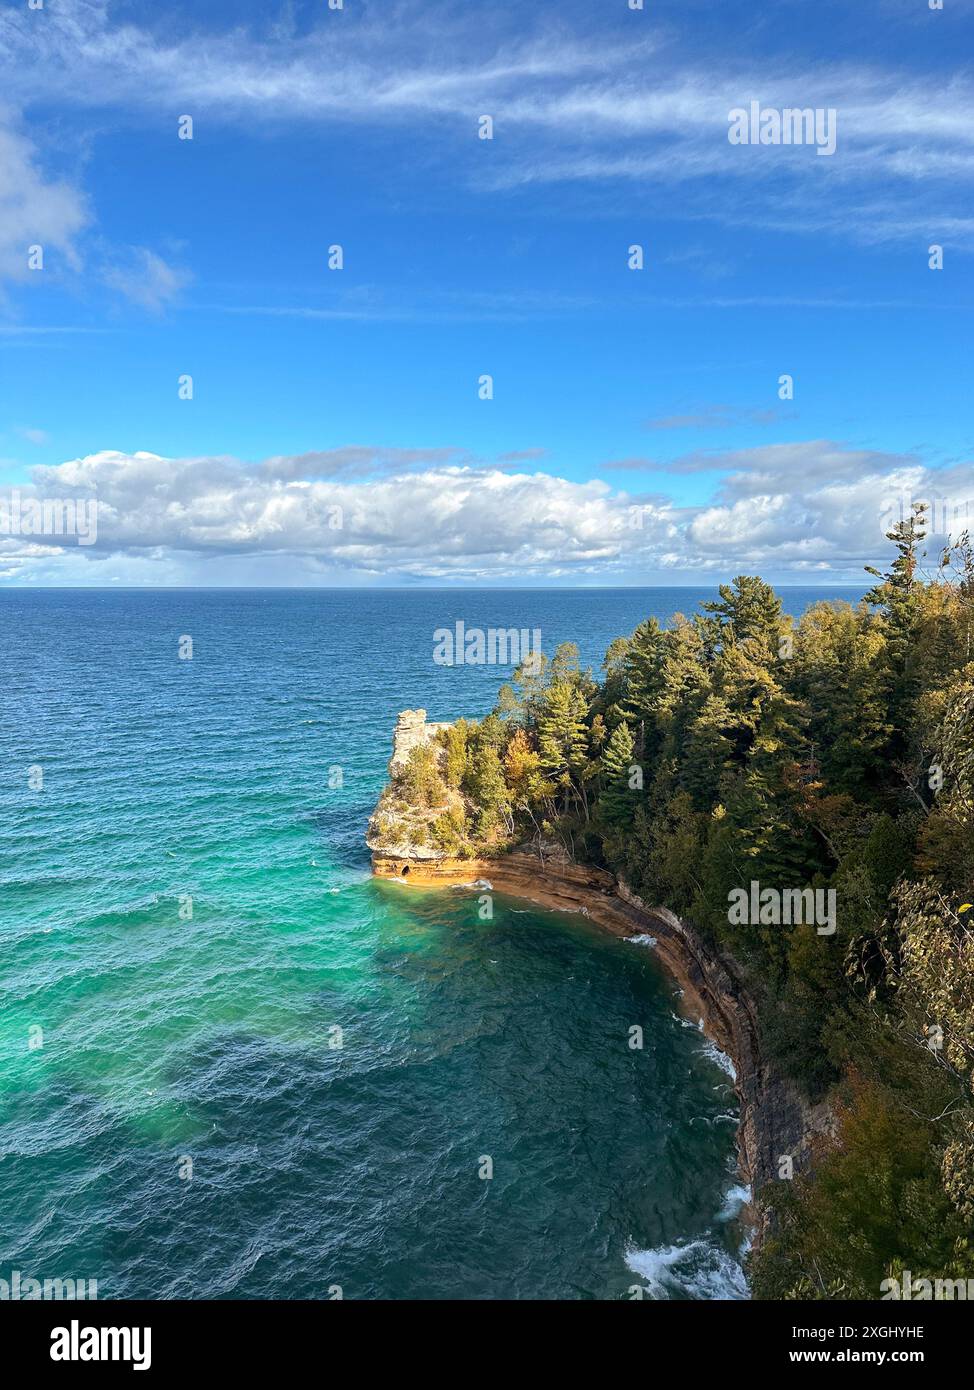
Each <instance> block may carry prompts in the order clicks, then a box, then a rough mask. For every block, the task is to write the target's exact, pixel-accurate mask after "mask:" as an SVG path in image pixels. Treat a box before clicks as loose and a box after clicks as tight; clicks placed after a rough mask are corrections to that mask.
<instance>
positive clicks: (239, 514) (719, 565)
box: [0, 441, 974, 583]
mask: <svg viewBox="0 0 974 1390" xmlns="http://www.w3.org/2000/svg"><path fill="white" fill-rule="evenodd" d="M457 454H458V451H454V450H448V449H447V450H443V449H434V450H425V451H424V450H390V449H378V448H369V447H365V446H352V447H349V448H345V449H335V450H330V451H323V452H319V453H315V454H307V455H300V456H281V457H275V458H272V459H268V460H265V461H264V462H261V463H256V464H250V463H242V462H239V461H238V460H235V459H231V458H225V457H207V458H186V459H172V458H163V457H161V456H159V455H158V454H153V453H146V452H140V453H134V454H125V453H119V452H116V451H112V450H105V451H102V452H100V453H96V454H91V455H88V456H87V457H85V458H78V459H73V460H70V461H68V462H65V463H61V464H58V465H56V466H45V467H37V468H34V469H33V471H32V475H31V476H32V482H31V484H30V486H29V487H25V488H23V489H21V492H22V494H23V496H24V498H26V497H29V496H35V497H38V498H55V497H58V498H67V497H71V498H75V499H82V498H94V499H96V500H97V505H98V526H97V541H96V543H95V544H93V545H91V546H88V547H86V548H85V550H84V554H83V556H82V555H81V554H80V552H79V551H78V550H77V548H74V549H72V547H71V545H70V543H68V544H66V543H65V537H63V536H55V535H52V536H37V535H31V536H29V537H24V536H17V535H7V536H0V566H2V569H0V573H2V575H3V577H5V578H7V579H8V580H12V581H13V582H20V583H23V582H25V581H29V580H30V579H31V578H32V576H34V577H37V578H39V579H41V580H42V581H44V582H54V583H56V582H58V570H59V565H60V564H63V565H64V567H65V571H66V572H67V571H68V570H70V573H71V575H72V578H73V580H75V581H77V580H78V579H79V570H80V569H81V567H82V566H83V565H84V564H87V563H90V562H91V561H96V560H103V561H104V560H106V559H109V558H111V559H113V560H118V559H123V560H126V561H129V562H136V561H137V562H138V567H137V568H136V569H129V570H127V571H125V572H126V573H130V574H136V573H141V574H142V575H143V577H144V580H145V582H152V580H153V579H155V580H156V581H157V582H180V581H181V580H182V581H183V582H185V581H186V577H187V575H196V574H198V570H197V569H194V568H193V567H194V566H195V565H197V564H198V562H199V561H200V560H203V559H205V560H206V561H207V562H208V568H209V570H210V573H211V576H212V579H213V581H215V582H220V578H221V575H224V576H226V575H230V574H232V573H233V572H234V570H233V562H236V561H240V560H246V559H250V560H259V561H260V562H261V565H262V566H264V567H265V570H264V572H265V573H267V574H268V575H274V576H280V575H283V576H285V577H286V578H287V579H288V580H289V581H290V582H298V583H300V582H313V581H314V578H315V576H318V577H319V580H320V576H322V575H323V574H327V575H328V576H329V577H330V578H337V579H338V580H340V581H341V580H344V581H345V582H349V583H356V582H369V581H375V580H378V579H385V580H387V581H389V582H393V583H395V582H410V581H423V580H425V581H428V582H464V581H469V582H491V581H498V582H504V581H508V580H513V579H517V578H528V579H533V580H535V581H549V582H551V581H553V582H564V581H571V580H573V579H574V580H576V581H579V582H608V583H611V582H613V581H614V580H616V581H624V582H638V581H639V579H640V578H643V579H645V578H646V576H647V575H652V574H663V575H667V576H671V577H672V578H673V580H674V581H677V582H679V581H680V580H682V582H692V579H693V575H694V574H699V575H701V576H704V577H714V576H717V575H722V574H728V573H737V572H740V571H741V570H742V569H744V570H750V571H758V572H763V573H767V574H784V575H788V574H792V575H794V578H795V580H796V581H800V580H803V579H805V580H807V579H809V578H824V577H826V575H828V576H831V577H835V576H837V575H842V576H848V577H852V578H854V577H856V576H857V575H858V574H859V573H860V572H861V567H862V565H864V564H875V563H877V562H879V561H882V560H884V559H885V558H886V557H887V556H888V551H889V546H888V543H886V542H885V541H884V539H883V532H884V531H885V530H886V529H887V527H888V526H889V524H890V523H891V522H892V521H893V520H896V519H897V517H898V515H899V513H900V510H902V509H906V508H908V505H909V502H910V501H911V500H913V499H917V498H921V497H922V498H925V499H927V500H929V501H931V502H933V503H934V506H935V515H936V518H937V521H938V525H939V524H940V523H941V522H942V521H943V519H944V518H945V517H946V518H947V525H948V526H949V529H951V530H953V532H954V533H955V534H956V533H958V532H959V530H961V529H963V526H964V524H969V523H968V522H967V518H968V517H970V518H971V519H974V466H972V465H971V464H970V463H964V464H958V465H955V466H953V467H951V468H947V469H938V470H933V469H931V468H930V467H928V466H927V465H926V464H924V463H923V462H922V461H921V460H920V459H919V458H917V457H915V456H913V455H908V454H903V455H898V454H886V453H878V452H873V451H868V450H861V449H860V450H856V449H851V448H848V447H846V446H844V445H842V444H839V443H835V442H831V441H808V442H804V443H797V444H786V445H768V446H765V447H763V448H755V449H752V450H745V451H739V452H735V453H730V454H724V455H716V454H715V455H704V456H702V459H701V458H700V457H698V456H688V457H687V459H685V460H682V461H680V462H679V463H678V464H677V465H676V466H675V467H676V469H677V470H679V469H680V468H681V467H682V468H684V469H688V468H693V467H694V466H695V464H697V463H699V462H702V461H705V462H706V466H707V467H709V468H711V469H716V470H718V472H719V474H720V477H719V481H718V482H717V483H716V485H715V489H714V492H713V495H712V497H711V499H710V500H709V501H707V502H706V503H704V504H701V505H696V506H686V505H680V504H679V503H677V502H676V501H674V500H672V499H671V498H670V497H669V496H668V495H666V493H665V491H660V492H654V493H653V494H648V493H637V492H628V491H623V490H617V489H615V488H614V487H613V486H612V485H610V484H609V483H608V482H606V481H604V480H593V481H588V482H576V481H572V480H570V479H567V478H562V477H557V476H553V475H552V474H550V473H542V472H535V473H529V472H526V471H514V470H512V469H511V467H510V465H509V464H508V465H507V466H505V467H503V468H501V467H498V466H496V465H484V464H478V463H473V462H456V461H451V460H452V459H453V458H455V457H456V455H457ZM942 529H943V528H942ZM281 566H283V568H281ZM62 582H63V580H62ZM89 582H90V581H89ZM96 582H97V581H96ZM258 582H259V581H258ZM274 582H280V580H279V579H278V578H275V580H274Z"/></svg>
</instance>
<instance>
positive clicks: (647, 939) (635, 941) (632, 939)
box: [626, 932, 656, 950]
mask: <svg viewBox="0 0 974 1390" xmlns="http://www.w3.org/2000/svg"><path fill="white" fill-rule="evenodd" d="M626 940H627V941H628V942H629V945H630V946H647V947H648V948H649V949H650V950H652V948H653V947H654V946H655V945H656V937H655V936H650V934H649V932H640V933H639V935H638V936H627V937H626Z"/></svg>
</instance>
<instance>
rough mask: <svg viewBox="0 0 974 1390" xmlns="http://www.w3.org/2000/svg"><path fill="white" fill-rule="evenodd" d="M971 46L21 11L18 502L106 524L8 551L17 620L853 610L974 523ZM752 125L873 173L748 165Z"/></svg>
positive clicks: (937, 21)
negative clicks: (869, 575) (482, 131)
mask: <svg viewBox="0 0 974 1390" xmlns="http://www.w3.org/2000/svg"><path fill="white" fill-rule="evenodd" d="M972 38H974V9H972V5H971V3H969V0H945V3H944V8H943V10H942V11H931V10H930V9H929V6H928V0H886V2H885V3H883V0H876V3H865V0H864V3H857V4H855V5H850V4H848V3H838V0H835V2H834V3H833V0H817V3H816V4H815V5H809V4H807V3H805V2H804V0H774V3H769V4H765V5H761V6H754V5H753V4H749V3H739V0H722V3H721V4H719V5H714V4H713V3H709V2H708V3H704V0H647V7H646V9H644V10H643V11H631V10H630V9H629V8H628V0H600V3H599V4H598V5H593V4H591V3H588V0H560V2H559V0H549V3H539V4H534V5H524V4H521V3H507V2H505V0H500V2H499V3H490V4H477V3H464V4H435V3H414V2H413V0H405V2H404V3H397V4H389V3H363V0H345V3H344V7H343V8H342V9H341V10H340V11H337V10H330V9H329V8H328V7H327V4H326V3H325V0H318V3H314V4H311V3H307V4H306V3H299V4H290V5H279V6H274V5H267V4H260V5H258V4H255V3H244V4H234V5H232V6H229V5H222V4H210V5H207V6H205V7H199V6H196V5H180V4H167V5H166V6H165V8H164V11H160V10H159V9H158V8H157V7H150V6H146V5H142V4H109V5H106V4H103V3H82V2H80V0H79V2H78V3H72V2H71V0H62V3H57V2H56V0H44V7H43V9H41V10H38V11H32V10H29V9H28V8H27V5H26V4H25V3H17V4H13V5H8V6H5V7H4V9H3V10H2V11H0V62H2V65H3V69H4V75H5V78H4V83H3V87H2V91H3V93H4V96H3V98H2V100H3V105H2V107H0V489H8V490H9V489H11V488H16V489H18V490H20V491H21V492H22V493H23V495H24V496H32V495H36V496H38V497H51V496H57V497H79V498H80V497H89V496H91V497H97V500H98V507H99V521H98V538H97V542H96V543H95V544H93V545H89V546H86V547H84V548H82V547H79V546H77V545H74V544H71V543H70V542H69V543H68V544H61V543H60V541H61V540H63V539H64V538H62V537H51V536H35V537H31V538H30V539H26V538H25V537H23V536H13V535H8V536H6V537H4V536H3V535H2V534H0V580H2V582H6V583H11V584H23V583H54V584H57V583H71V584H74V583H140V584H141V583H150V584H151V583H199V582H209V583H263V582H266V583H377V582H384V583H388V582H403V583H414V582H420V583H430V582H433V583H436V582H453V581H456V582H482V583H494V582H497V583H505V582H513V581H514V580H527V581H529V582H539V583H541V582H555V583H660V582H675V583H693V582H703V581H707V580H709V579H710V578H714V579H716V578H726V577H728V576H729V575H732V574H734V573H738V572H740V571H741V570H749V571H759V572H761V573H763V574H765V575H766V577H768V578H770V579H774V580H776V581H778V582H792V583H808V582H823V583H835V582H837V581H842V580H848V581H850V582H856V581H857V580H858V579H859V577H860V575H861V567H862V564H863V563H871V562H875V561H876V560H877V559H882V557H883V555H884V553H885V549H886V548H885V545H884V542H883V540H882V529H883V527H882V524H881V522H880V520H878V518H879V517H880V516H881V515H882V514H884V508H885V507H886V505H887V503H888V501H889V499H891V498H893V497H896V498H906V497H912V496H920V495H924V496H926V495H930V496H937V497H943V498H949V499H951V503H952V504H954V503H956V504H957V505H955V506H954V511H955V512H956V511H957V510H958V506H959V507H960V508H961V509H962V508H963V507H964V506H966V501H967V498H968V497H969V496H970V497H974V488H972V480H974V475H972V468H971V458H972V455H974V427H972V425H971V417H970V409H969V401H970V399H971V395H972V392H971V372H972V368H971V363H972V360H974V354H972V352H971V337H972V335H971V323H970V308H971V303H972V283H971V264H972V261H971V251H972V249H974V213H972V203H971V185H972V182H974V99H972V97H974V78H972V75H971V72H970V65H969V63H968V64H967V65H966V66H965V64H964V62H963V58H964V54H965V52H966V53H967V54H969V53H970V52H972V51H974V45H972ZM752 100H756V101H759V102H760V103H761V104H762V106H763V107H778V108H780V107H792V106H794V107H811V108H832V109H834V111H835V112H836V130H837V146H836V151H835V154H834V155H832V156H826V157H820V156H818V155H817V153H816V150H815V149H814V148H811V147H807V146H805V147H790V148H789V147H783V146H756V147H744V148H741V147H736V146H733V145H731V144H730V143H729V142H728V139H727V131H728V113H729V111H730V110H731V109H732V108H734V107H738V106H742V107H746V106H747V105H748V103H749V102H751V101H752ZM185 114H189V115H191V116H192V118H193V123H194V130H193V139H192V140H191V141H190V140H180V139H179V138H178V134H177V131H178V121H179V118H180V116H182V115H185ZM484 114H489V115H491V116H492V118H493V121H494V138H493V140H490V141H485V140H480V139H478V119H479V118H480V117H481V116H482V115H484ZM333 243H340V244H341V246H342V248H343V252H344V260H345V264H344V268H343V269H342V270H341V271H331V270H329V269H328V264H327V261H328V247H329V246H330V245H331V244H333ZM634 243H638V244H641V245H642V246H643V247H644V248H645V260H646V265H645V269H644V270H643V271H641V272H638V271H632V270H630V269H629V268H628V266H627V250H628V248H629V246H630V245H632V244H634ZM934 243H936V244H939V245H942V246H943V254H944V268H943V270H942V271H933V270H931V269H930V268H929V265H928V247H929V246H930V245H931V244H934ZM38 244H39V245H42V246H43V248H44V266H43V270H41V271H36V270H35V271H32V270H29V269H28V268H27V247H28V246H30V245H38ZM183 373H189V374H191V375H192V377H193V390H194V394H193V399H192V400H191V401H188V400H180V399H179V398H178V396H177V382H178V378H179V377H180V375H181V374H183ZM483 373H489V374H491V375H492V377H493V379H494V398H493V399H492V400H489V401H484V400H481V399H479V398H478V379H479V377H480V376H481V374H483ZM785 373H787V374H790V375H791V376H792V377H793V378H794V383H795V387H794V400H793V401H785V402H783V401H781V400H780V399H779V396H778V381H779V378H780V377H781V375H782V374H785ZM965 406H966V408H965ZM329 507H338V508H339V509H340V512H341V524H340V525H339V526H337V527H335V526H332V525H329V524H328V522H327V520H325V517H326V516H330V515H331V513H329V512H328V508H329ZM634 508H635V509H637V512H638V514H639V517H640V520H639V524H638V525H637V524H636V523H634V522H633V516H634V514H635V513H634V511H633V509H634ZM972 508H974V503H972ZM972 517H974V511H972ZM56 542H57V543H56Z"/></svg>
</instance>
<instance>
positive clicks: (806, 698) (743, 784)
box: [396, 504, 974, 1299]
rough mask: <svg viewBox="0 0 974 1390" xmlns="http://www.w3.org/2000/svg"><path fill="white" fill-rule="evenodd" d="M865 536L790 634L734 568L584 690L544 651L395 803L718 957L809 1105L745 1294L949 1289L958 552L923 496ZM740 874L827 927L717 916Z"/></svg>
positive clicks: (964, 1225) (431, 759) (965, 947)
mask: <svg viewBox="0 0 974 1390" xmlns="http://www.w3.org/2000/svg"><path fill="white" fill-rule="evenodd" d="M889 539H890V540H891V541H892V542H893V544H894V547H895V557H896V558H895V559H894V560H893V561H892V563H891V565H890V568H889V570H888V572H887V573H885V574H881V573H879V572H878V571H876V570H870V571H869V573H870V574H871V576H872V578H873V581H874V583H873V587H872V589H871V590H870V591H869V592H868V593H867V594H866V596H865V597H864V598H863V599H862V601H861V602H860V603H859V604H858V605H856V606H851V605H849V604H847V603H841V602H820V603H817V604H815V605H813V606H812V607H810V608H809V609H807V611H806V612H805V613H804V614H803V615H802V616H801V618H800V620H799V621H798V622H794V621H793V620H792V619H791V618H790V617H788V616H787V615H785V614H784V613H783V611H782V604H781V601H780V599H779V597H778V596H777V595H776V594H775V592H774V590H773V589H772V588H771V587H769V586H768V585H767V584H765V583H764V582H763V581H762V580H760V579H759V578H755V577H748V576H742V577H740V578H738V579H736V580H735V581H734V582H733V583H732V584H728V585H721V586H720V588H719V590H718V591H717V596H716V597H715V598H714V600H713V601H711V602H707V603H705V604H703V605H701V607H702V611H701V612H699V613H697V614H694V615H690V616H682V615H677V616H676V617H675V618H674V619H673V620H672V622H671V623H670V625H669V626H668V627H666V628H665V629H664V628H662V627H661V626H660V625H659V624H658V623H657V622H656V620H655V619H652V618H651V619H648V620H647V621H645V622H643V623H642V624H641V625H640V626H639V627H637V629H636V630H635V632H633V633H632V634H631V635H630V636H628V637H619V638H618V639H616V640H615V641H614V642H613V643H612V644H611V646H610V648H609V650H608V652H607V653H606V656H605V660H604V662H603V669H602V673H601V678H598V679H597V678H595V677H594V676H593V675H592V673H591V672H590V671H588V670H582V669H581V668H580V664H579V659H578V653H577V649H576V648H575V647H574V646H573V645H571V644H566V645H563V646H561V647H559V648H558V649H557V650H556V651H555V652H554V653H553V654H552V656H551V658H550V659H548V660H544V661H542V662H541V663H540V664H535V663H532V664H531V667H530V669H526V668H522V669H520V670H519V671H517V672H516V673H515V676H514V679H513V681H512V682H511V683H510V684H509V685H506V686H504V687H503V688H502V689H501V690H500V692H499V696H498V700H497V704H496V707H495V709H494V710H493V712H492V713H491V714H489V715H488V716H487V717H486V718H484V719H482V720H480V721H478V722H474V721H462V720H461V721H459V722H457V723H456V724H453V725H452V726H450V727H449V728H448V729H446V730H443V731H441V732H440V734H439V735H438V739H439V741H440V744H441V746H440V748H435V747H431V746H426V747H421V748H418V749H416V750H414V752H413V754H412V756H411V757H410V759H409V762H408V764H407V766H406V767H405V768H404V769H403V770H402V772H401V774H400V776H399V778H398V785H397V788H396V794H397V796H399V797H400V798H401V799H402V800H403V801H405V802H406V803H408V804H409V805H410V806H412V807H414V808H417V809H419V810H422V809H425V811H426V812H427V825H428V831H427V832H425V833H428V836H429V839H430V842H431V848H433V849H439V850H442V851H443V852H444V853H447V854H450V855H456V856H460V857H465V856H473V855H476V856H484V855H490V854H492V853H500V852H503V851H504V849H506V848H509V847H510V846H511V845H512V844H514V843H523V842H525V841H528V840H536V841H538V842H540V843H543V842H544V840H545V839H546V838H548V839H550V838H557V839H558V840H560V841H561V842H562V843H563V844H564V846H565V848H566V849H567V850H568V851H569V853H570V854H571V855H572V856H573V857H574V858H575V859H576V860H578V861H580V862H586V863H592V864H596V865H599V866H601V867H605V868H607V869H610V870H611V871H612V872H614V873H615V874H616V875H618V876H619V877H620V878H621V879H623V880H624V881H625V882H626V883H627V884H628V885H629V886H630V887H631V888H632V889H633V890H634V891H636V892H637V893H638V894H639V895H640V896H641V897H642V898H643V899H644V900H646V901H647V902H650V903H653V904H661V905H664V906H666V907H669V908H670V909H672V910H673V911H674V912H676V913H677V914H678V915H680V916H681V917H683V918H684V919H686V920H687V921H688V922H690V923H692V924H693V926H694V927H695V928H696V929H697V930H698V931H699V932H701V933H702V934H703V935H704V936H705V937H706V938H707V939H708V940H709V941H710V942H711V943H713V944H714V945H715V946H716V947H717V948H718V949H720V950H721V951H723V952H725V953H727V954H729V955H730V956H732V957H733V958H734V960H735V961H736V962H737V963H738V966H739V968H740V970H741V972H742V973H743V976H744V978H745V979H746V980H747V982H748V988H749V990H750V991H751V992H752V994H753V997H754V998H755V999H756V1001H757V1003H758V1012H759V1017H760V1018H761V1020H762V1027H763V1039H762V1042H763V1047H764V1049H765V1051H766V1053H767V1055H768V1056H769V1057H770V1058H772V1059H773V1060H774V1062H775V1064H776V1065H777V1067H778V1068H779V1069H780V1070H781V1071H782V1072H783V1073H785V1074H786V1075H788V1076H789V1077H790V1078H791V1079H792V1080H793V1081H794V1082H795V1084H796V1085H797V1086H798V1087H799V1088H800V1089H801V1091H802V1092H803V1093H804V1095H805V1096H806V1097H807V1098H808V1099H810V1100H812V1101H818V1100H822V1099H824V1098H827V1099H828V1101H829V1104H830V1106H831V1108H832V1111H833V1113H834V1116H835V1124H834V1133H833V1134H832V1135H831V1136H828V1137H823V1138H822V1139H821V1140H819V1141H817V1147H816V1150H815V1153H814V1155H813V1163H812V1166H811V1168H810V1170H809V1171H808V1172H807V1173H805V1174H802V1175H796V1176H795V1177H793V1178H792V1179H791V1180H785V1179H783V1180H781V1181H779V1182H776V1183H771V1184H768V1185H767V1186H766V1187H765V1188H764V1189H763V1191H762V1193H761V1201H762V1202H763V1203H764V1204H765V1206H766V1208H767V1210H768V1213H769V1223H768V1230H769V1234H768V1235H767V1236H766V1238H765V1239H764V1240H763V1241H762V1242H761V1244H760V1247H759V1249H758V1250H757V1251H756V1252H755V1253H754V1254H753V1255H752V1257H751V1260H750V1269H749V1276H750V1280H751V1286H752V1290H753V1293H754V1296H755V1297H757V1298H773V1299H781V1298H786V1299H842V1298H852V1299H875V1298H878V1297H880V1286H881V1283H882V1281H883V1280H884V1279H889V1278H893V1279H897V1278H899V1277H900V1275H901V1273H902V1271H904V1270H909V1271H910V1272H911V1275H912V1278H913V1279H914V1281H916V1280H917V1279H919V1278H924V1277H927V1278H930V1279H934V1278H940V1279H943V1278H950V1279H957V1278H961V1279H966V1278H970V1277H974V1094H972V1081H974V935H972V927H974V906H972V899H974V645H972V643H974V554H972V547H971V543H970V540H969V537H968V536H967V535H964V536H962V537H961V538H960V539H959V540H957V541H956V542H950V543H948V544H947V546H946V548H945V549H944V550H943V551H942V552H940V553H938V554H937V555H936V556H935V557H934V559H933V560H928V558H927V552H926V551H925V549H924V545H923V543H924V541H925V539H926V508H925V507H924V505H923V504H918V505H917V506H915V507H914V509H913V514H912V516H911V517H910V519H908V520H906V521H901V522H899V523H897V524H896V525H895V526H894V527H893V529H892V530H891V531H890V533H889ZM756 884H759V885H760V886H761V889H762V890H765V889H768V888H770V889H772V890H774V891H775V892H777V893H780V894H791V895H792V897H793V898H794V896H795V895H796V894H804V893H806V892H807V890H812V892H813V893H822V894H832V895H834V896H832V897H831V898H830V899H829V901H831V902H834V904H835V908H834V921H833V923H832V926H831V928H830V929H829V930H822V929H820V928H817V927H816V925H815V924H814V923H812V924H808V923H804V924H802V923H801V922H799V923H798V924H795V923H794V922H792V923H790V924H783V922H782V919H781V917H780V915H776V914H775V913H773V912H772V913H767V914H765V913H761V914H758V915H757V920H755V914H754V913H746V912H740V911H739V912H733V911H729V908H728V904H729V902H731V901H742V900H743V896H742V892H741V890H745V892H746V893H751V892H752V885H756ZM796 900H797V899H796ZM742 918H745V919H746V920H741V919H742ZM765 918H766V919H767V920H765Z"/></svg>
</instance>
